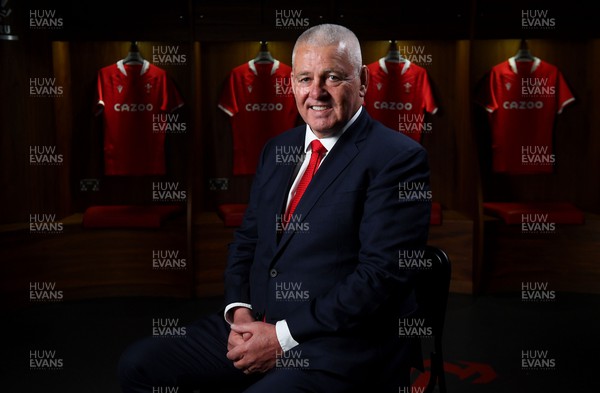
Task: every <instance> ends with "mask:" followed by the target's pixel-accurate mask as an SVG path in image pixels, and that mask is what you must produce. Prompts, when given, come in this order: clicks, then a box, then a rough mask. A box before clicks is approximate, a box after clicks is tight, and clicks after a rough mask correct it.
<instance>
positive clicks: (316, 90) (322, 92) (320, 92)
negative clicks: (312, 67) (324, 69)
mask: <svg viewBox="0 0 600 393" xmlns="http://www.w3.org/2000/svg"><path fill="white" fill-rule="evenodd" d="M328 94H329V93H328V92H327V88H326V85H325V81H321V80H315V81H314V82H313V83H312V84H311V86H310V90H309V92H308V95H309V97H310V98H312V99H319V98H323V97H326V96H327V95H328Z"/></svg>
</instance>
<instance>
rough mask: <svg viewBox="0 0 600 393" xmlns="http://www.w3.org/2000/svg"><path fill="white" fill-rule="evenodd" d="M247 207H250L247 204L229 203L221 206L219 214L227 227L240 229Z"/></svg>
mask: <svg viewBox="0 0 600 393" xmlns="http://www.w3.org/2000/svg"><path fill="white" fill-rule="evenodd" d="M246 207H248V205H247V204H245V203H227V204H223V205H219V208H218V210H217V214H218V215H219V217H220V218H221V220H223V223H224V224H225V226H226V227H239V226H240V225H242V220H243V219H244V213H245V212H246Z"/></svg>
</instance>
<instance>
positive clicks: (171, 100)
mask: <svg viewBox="0 0 600 393" xmlns="http://www.w3.org/2000/svg"><path fill="white" fill-rule="evenodd" d="M163 78H164V81H163V89H162V102H163V104H162V106H161V110H163V111H164V112H174V111H176V110H177V109H179V108H181V107H182V106H183V99H182V98H181V94H180V93H179V90H178V89H177V86H176V85H175V83H174V82H173V81H172V80H171V78H169V77H168V75H166V74H165V75H164V76H163Z"/></svg>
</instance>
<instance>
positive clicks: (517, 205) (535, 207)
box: [483, 202, 585, 225]
mask: <svg viewBox="0 0 600 393" xmlns="http://www.w3.org/2000/svg"><path fill="white" fill-rule="evenodd" d="M483 211H484V212H485V213H486V214H490V215H493V216H496V217H500V218H502V219H503V220H504V222H505V223H506V224H508V225H515V224H516V225H520V224H521V222H522V216H523V215H526V214H547V215H548V216H547V222H552V223H555V224H583V223H584V221H585V217H584V214H583V212H582V211H581V210H579V209H578V208H576V207H575V206H573V205H572V204H571V203H569V202H537V203H536V202H486V203H484V204H483Z"/></svg>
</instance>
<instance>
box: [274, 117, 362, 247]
mask: <svg viewBox="0 0 600 393" xmlns="http://www.w3.org/2000/svg"><path fill="white" fill-rule="evenodd" d="M368 121H369V117H368V115H367V113H366V111H365V110H364V108H363V112H362V113H361V115H360V116H359V117H358V119H356V121H355V122H354V124H352V126H350V127H349V128H348V129H347V130H346V132H345V133H344V134H343V135H342V136H341V137H340V139H339V140H338V141H337V143H336V144H335V146H334V147H333V149H332V150H331V152H330V153H328V156H327V158H326V159H325V160H324V161H323V164H322V165H321V166H320V167H319V169H318V170H317V173H316V174H315V177H313V179H312V180H311V182H310V184H309V185H308V187H307V189H306V191H305V192H304V195H303V196H302V199H300V202H299V203H298V206H297V207H296V210H295V212H294V217H295V218H298V222H299V223H301V222H304V221H305V220H306V217H307V216H308V215H309V213H310V211H311V210H312V208H313V207H314V205H315V203H316V202H317V201H318V200H319V198H320V197H321V195H322V194H323V192H324V191H325V190H326V189H327V187H328V186H329V185H330V184H331V183H332V182H333V181H334V180H335V179H336V178H337V177H338V176H339V175H340V173H341V172H342V171H343V170H344V168H346V166H348V164H349V163H350V162H351V161H352V159H354V157H355V156H356V154H358V151H359V149H358V146H357V143H358V141H359V140H362V139H364V137H365V133H366V123H367V122H368ZM286 195H287V194H286ZM294 233H295V231H294V230H293V228H292V229H291V230H288V231H285V232H284V233H283V235H282V237H281V240H280V241H279V244H278V247H277V252H280V251H281V250H282V249H283V247H285V245H286V244H287V242H288V241H290V239H291V238H292V237H293V235H294Z"/></svg>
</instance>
